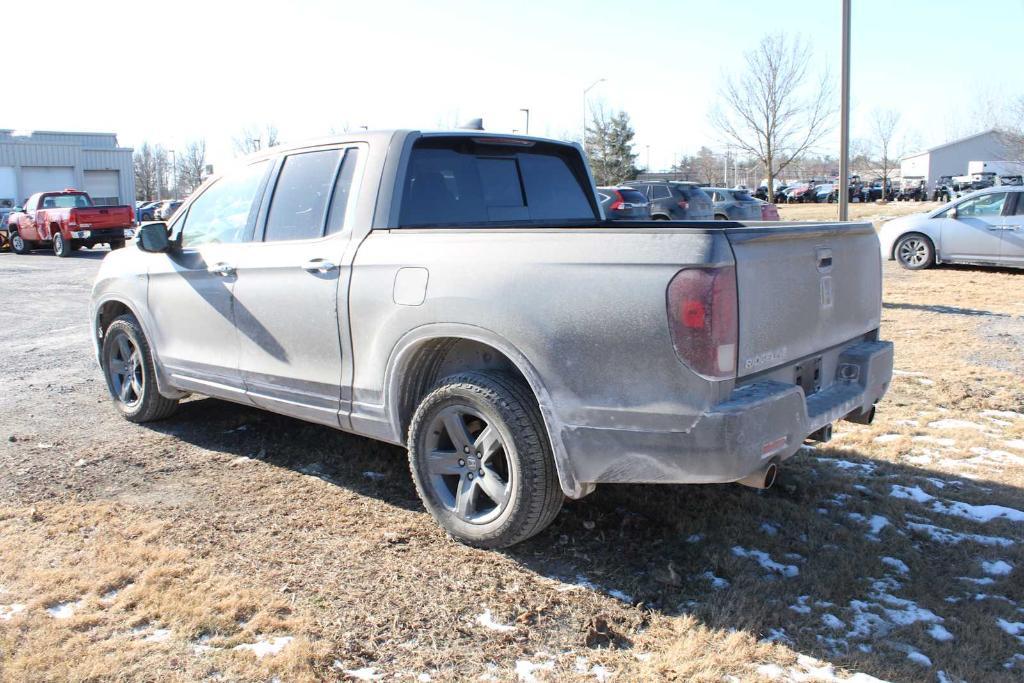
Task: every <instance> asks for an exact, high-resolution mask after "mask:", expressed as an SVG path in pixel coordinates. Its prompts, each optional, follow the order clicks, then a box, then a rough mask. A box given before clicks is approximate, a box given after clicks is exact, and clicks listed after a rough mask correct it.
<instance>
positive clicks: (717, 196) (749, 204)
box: [703, 187, 761, 221]
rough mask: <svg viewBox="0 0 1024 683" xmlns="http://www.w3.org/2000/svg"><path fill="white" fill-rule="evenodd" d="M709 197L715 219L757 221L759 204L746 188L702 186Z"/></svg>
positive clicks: (759, 215) (759, 218)
mask: <svg viewBox="0 0 1024 683" xmlns="http://www.w3.org/2000/svg"><path fill="white" fill-rule="evenodd" d="M703 189H704V192H706V193H707V194H708V195H710V197H711V208H712V210H713V211H714V213H715V220H716V221H759V220H761V205H760V203H758V201H757V200H756V199H754V198H753V197H751V196H750V193H749V192H747V191H746V190H735V189H729V188H723V187H705V188H703Z"/></svg>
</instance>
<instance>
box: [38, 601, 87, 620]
mask: <svg viewBox="0 0 1024 683" xmlns="http://www.w3.org/2000/svg"><path fill="white" fill-rule="evenodd" d="M79 604H81V601H80V600H77V601H75V602H61V603H58V604H56V605H52V606H50V607H47V608H46V613H47V614H49V615H50V616H51V617H53V618H54V619H68V618H69V617H72V616H74V614H75V608H77V607H78V605H79Z"/></svg>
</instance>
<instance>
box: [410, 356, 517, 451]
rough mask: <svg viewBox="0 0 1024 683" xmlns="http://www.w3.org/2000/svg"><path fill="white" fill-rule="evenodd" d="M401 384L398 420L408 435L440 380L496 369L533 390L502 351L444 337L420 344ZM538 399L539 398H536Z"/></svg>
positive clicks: (411, 357) (411, 358)
mask: <svg viewBox="0 0 1024 683" xmlns="http://www.w3.org/2000/svg"><path fill="white" fill-rule="evenodd" d="M405 368H406V372H405V373H404V375H403V376H402V377H401V384H400V385H399V400H398V411H399V414H398V420H399V427H400V429H401V432H400V433H401V434H402V435H404V434H405V433H406V431H408V429H409V424H410V423H411V422H412V415H413V413H414V412H416V407H417V406H418V405H419V404H420V401H422V400H423V397H424V396H426V395H427V394H428V393H430V390H431V389H432V388H433V387H434V385H436V384H437V383H438V382H439V381H440V380H442V379H444V378H445V377H448V376H450V375H454V374H456V373H458V372H465V371H467V370H494V371H499V372H504V373H506V374H509V375H511V376H513V377H515V378H517V379H518V380H519V381H520V382H522V383H523V386H524V387H526V389H527V390H528V391H530V393H531V395H533V391H532V389H531V388H530V383H529V382H528V381H527V380H526V377H525V376H524V375H523V373H522V372H520V371H519V368H517V367H516V365H515V363H513V362H512V361H511V359H509V357H508V356H506V355H505V354H504V353H502V352H501V351H499V350H498V349H496V348H494V347H493V346H490V345H488V344H484V343H483V342H478V341H475V340H472V339H462V338H459V337H440V338H435V339H428V340H425V341H423V342H421V343H420V345H419V347H418V348H417V349H416V350H415V351H413V353H412V355H411V356H410V357H409V360H408V362H407V363H405ZM534 400H536V397H535V396H534Z"/></svg>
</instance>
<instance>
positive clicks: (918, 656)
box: [907, 650, 932, 666]
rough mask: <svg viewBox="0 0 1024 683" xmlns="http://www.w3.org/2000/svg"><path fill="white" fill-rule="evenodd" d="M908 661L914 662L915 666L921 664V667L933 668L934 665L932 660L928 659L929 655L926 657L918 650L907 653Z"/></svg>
mask: <svg viewBox="0 0 1024 683" xmlns="http://www.w3.org/2000/svg"><path fill="white" fill-rule="evenodd" d="M907 659H909V660H910V661H912V662H914V663H915V664H920V665H921V666H931V665H932V660H930V659H928V656H927V655H925V654H924V653H922V652H918V651H917V650H913V651H911V652H908V653H907Z"/></svg>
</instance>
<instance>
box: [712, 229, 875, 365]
mask: <svg viewBox="0 0 1024 683" xmlns="http://www.w3.org/2000/svg"><path fill="white" fill-rule="evenodd" d="M725 232H726V234H727V235H728V238H729V242H730V243H731V244H732V249H733V253H734V255H735V257H736V287H737V296H738V299H739V351H738V368H737V375H738V376H739V377H744V376H747V375H751V374H754V373H757V372H761V371H763V370H768V369H770V368H773V367H776V366H779V365H784V364H786V363H790V362H792V361H795V360H797V359H801V358H804V357H808V356H813V355H815V354H817V353H820V352H821V351H823V350H825V349H827V348H829V347H831V346H835V345H837V344H841V343H843V342H847V341H849V340H851V339H854V338H856V337H859V336H861V335H863V334H865V333H866V332H870V331H871V330H874V329H876V328H877V327H878V326H879V323H880V320H881V307H882V272H881V268H882V264H881V261H880V259H879V257H878V253H879V246H878V237H877V236H876V235H875V231H874V228H872V227H871V225H870V224H867V223H863V224H860V223H857V224H852V223H836V224H824V225H794V224H786V225H783V226H778V227H751V228H730V229H727V230H726V231H725Z"/></svg>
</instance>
